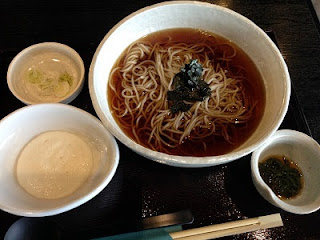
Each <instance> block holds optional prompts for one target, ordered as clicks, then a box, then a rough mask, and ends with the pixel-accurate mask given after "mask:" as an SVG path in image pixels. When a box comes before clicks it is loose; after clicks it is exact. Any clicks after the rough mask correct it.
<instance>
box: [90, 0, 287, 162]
mask: <svg viewBox="0 0 320 240" xmlns="http://www.w3.org/2000/svg"><path fill="white" fill-rule="evenodd" d="M169 28H196V29H203V30H206V31H209V32H212V33H216V34H218V35H221V36H222V37H225V38H227V39H230V40H231V41H233V42H234V43H235V44H236V45H238V46H239V47H240V48H242V49H243V50H244V51H245V52H246V53H247V54H248V55H249V57H250V58H251V59H252V60H253V61H254V62H255V64H256V66H257V68H258V69H259V71H260V73H261V75H262V78H263V81H264V86H265V90H266V106H265V111H264V115H263V118H262V120H261V123H260V125H259V126H258V128H257V130H256V131H255V132H254V134H253V135H252V136H251V137H250V138H249V139H248V140H247V141H246V142H245V143H244V144H242V145H241V146H240V147H238V148H237V149H235V150H234V151H232V152H230V153H228V154H224V155H220V156H213V157H182V156H173V155H168V154H164V153H159V152H156V151H152V150H150V149H146V148H145V147H142V146H140V145H138V144H137V143H135V142H134V141H133V140H131V139H130V138H129V137H127V136H126V135H125V134H124V133H123V132H122V131H121V129H120V128H119V127H118V125H117V123H116V121H115V120H114V119H113V117H112V114H111V112H110V108H109V105H108V101H107V99H108V97H107V85H108V78H109V74H110V70H111V69H112V67H113V65H114V63H115V62H116V60H117V59H118V57H119V56H120V54H121V53H122V52H123V51H124V50H125V48H126V47H127V46H128V45H129V44H131V43H132V42H134V41H135V40H137V39H139V38H141V37H143V36H145V35H147V34H150V33H152V32H156V31H159V30H163V29H169ZM89 89H90V95H91V99H92V102H93V106H94V108H95V111H96V112H97V114H98V116H99V118H100V119H101V121H102V122H103V124H104V125H105V126H106V127H107V128H108V129H109V130H110V132H111V133H112V134H113V135H114V136H115V137H116V138H117V139H119V140H120V141H121V142H122V143H124V144H125V145H126V146H128V147H129V148H131V149H132V150H134V151H136V152H137V153H139V154H141V155H142V156H145V157H147V158H149V159H152V160H155V161H158V162H160V163H164V164H168V165H172V166H179V167H205V166H213V165H217V164H222V163H227V162H230V161H232V160H235V159H239V158H241V157H242V156H245V155H247V154H249V153H251V152H252V151H253V150H254V149H256V148H257V147H259V146H260V145H261V144H263V143H264V142H265V141H266V140H267V139H268V138H269V137H270V136H271V135H272V134H273V133H274V132H275V131H276V130H277V129H278V127H279V126H280V124H281V122H282V121H283V118H284V116H285V114H286V112H287V108H288V104H289V98H290V91H291V88H290V77H289V73H288V69H287V66H286V64H285V62H284V60H283V58H282V56H281V54H280V52H279V50H278V49H277V47H276V46H275V44H274V43H273V42H272V40H271V39H270V38H269V37H268V36H267V34H266V33H265V32H264V31H263V30H261V29H260V28H259V27H258V26H256V25H255V24H254V23H253V22H251V21H250V20H248V19H247V18H245V17H243V16H242V15H240V14H238V13H236V12H234V11H231V10H229V9H227V8H224V7H220V6H216V5H213V4H209V3H203V2H193V1H192V2H191V1H172V2H163V3H160V4H156V5H153V6H150V7H146V8H143V9H141V10H139V11H137V12H134V13H132V14H131V15H129V16H128V17H126V18H124V19H123V20H122V21H120V22H119V23H118V24H117V25H116V26H114V27H113V28H112V29H111V30H110V31H109V32H108V33H107V35H106V36H105V37H104V39H103V40H102V42H101V43H100V45H99V47H98V48H97V50H96V53H95V55H94V58H93V61H92V63H91V66H90V72H89Z"/></svg>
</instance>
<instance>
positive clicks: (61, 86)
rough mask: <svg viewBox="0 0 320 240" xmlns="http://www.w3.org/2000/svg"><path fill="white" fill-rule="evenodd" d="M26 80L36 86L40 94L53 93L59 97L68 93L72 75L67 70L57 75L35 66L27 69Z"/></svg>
mask: <svg viewBox="0 0 320 240" xmlns="http://www.w3.org/2000/svg"><path fill="white" fill-rule="evenodd" d="M27 80H28V81H29V82H30V83H32V84H34V85H36V86H37V87H38V89H39V90H40V91H41V95H43V96H51V95H55V96H56V97H59V98H61V97H64V96H65V95H67V94H68V92H69V90H70V88H71V86H72V83H73V78H72V76H71V75H70V74H68V73H67V72H65V73H63V74H61V75H60V76H59V77H57V76H56V75H54V74H49V73H46V72H41V71H39V70H36V69H35V68H31V69H29V70H28V72H27Z"/></svg>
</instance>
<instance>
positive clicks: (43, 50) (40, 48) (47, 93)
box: [7, 42, 85, 105]
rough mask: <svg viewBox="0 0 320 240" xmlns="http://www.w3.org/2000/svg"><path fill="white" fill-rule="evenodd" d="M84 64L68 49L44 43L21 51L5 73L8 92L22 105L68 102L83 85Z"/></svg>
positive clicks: (58, 44) (76, 54) (78, 56)
mask: <svg viewBox="0 0 320 240" xmlns="http://www.w3.org/2000/svg"><path fill="white" fill-rule="evenodd" d="M84 72H85V69H84V64H83V61H82V59H81V57H80V55H79V54H78V53H77V52H76V51H75V50H74V49H72V48H71V47H69V46H67V45H65V44H61V43H56V42H43V43H38V44H34V45H32V46H29V47H27V48H25V49H24V50H22V51H21V52H20V53H18V54H17V55H16V56H15V57H14V59H13V60H12V61H11V63H10V65H9V68H8V72H7V83H8V86H9V89H10V91H11V92H12V93H13V95H15V96H16V97H17V98H18V99H19V100H20V101H21V102H23V103H25V104H27V105H29V104H37V103H65V104H67V103H70V102H71V101H72V100H74V99H75V98H76V97H77V96H78V95H79V93H80V92H81V90H82V88H83V84H84Z"/></svg>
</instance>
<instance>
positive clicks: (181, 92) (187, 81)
mask: <svg viewBox="0 0 320 240" xmlns="http://www.w3.org/2000/svg"><path fill="white" fill-rule="evenodd" d="M202 71H203V68H202V66H201V64H200V63H198V60H197V59H193V60H191V61H190V63H189V64H186V65H185V66H184V67H182V68H181V72H179V73H177V74H176V75H175V76H174V78H173V91H168V94H167V98H168V100H169V104H170V111H171V113H176V112H179V111H182V112H187V111H188V110H189V109H190V108H191V106H192V104H186V103H185V102H184V101H188V102H195V101H203V100H204V99H205V98H206V97H209V96H210V94H211V89H210V88H209V85H208V84H207V83H206V82H205V81H204V80H202Z"/></svg>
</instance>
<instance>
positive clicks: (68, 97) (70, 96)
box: [7, 42, 85, 105]
mask: <svg viewBox="0 0 320 240" xmlns="http://www.w3.org/2000/svg"><path fill="white" fill-rule="evenodd" d="M41 48H52V49H51V50H50V51H54V50H55V49H62V50H63V53H62V54H65V53H64V52H69V53H70V54H71V55H72V56H73V57H74V59H75V60H76V61H75V63H76V64H77V65H79V67H80V72H79V82H78V83H77V85H76V86H75V87H74V89H73V90H72V91H71V92H69V93H68V94H67V95H66V96H64V97H62V98H59V99H58V100H56V101H51V102H48V103H65V104H68V103H70V102H71V101H73V100H74V99H75V98H76V97H77V96H78V95H79V93H80V92H81V90H82V88H83V85H84V75H85V67H84V63H83V60H82V58H81V56H80V55H79V53H78V52H77V51H76V50H74V49H73V48H71V47H70V46H68V45H66V44H63V43H58V42H41V43H35V44H32V45H30V46H28V47H26V48H24V49H23V50H21V51H20V52H19V53H18V54H17V55H16V56H15V57H14V58H13V59H12V61H11V62H10V64H9V67H8V70H7V85H8V87H9V90H10V91H11V93H12V94H13V95H14V96H15V97H16V98H17V99H19V100H20V101H21V102H23V103H24V104H27V105H34V104H41V103H44V102H38V101H31V100H29V99H26V98H24V97H22V96H21V95H20V94H19V92H18V91H16V89H15V87H14V86H13V80H12V74H13V72H14V70H15V67H16V63H17V61H18V60H19V59H20V58H21V57H23V56H24V55H25V54H27V53H29V52H32V51H35V50H37V49H41Z"/></svg>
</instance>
